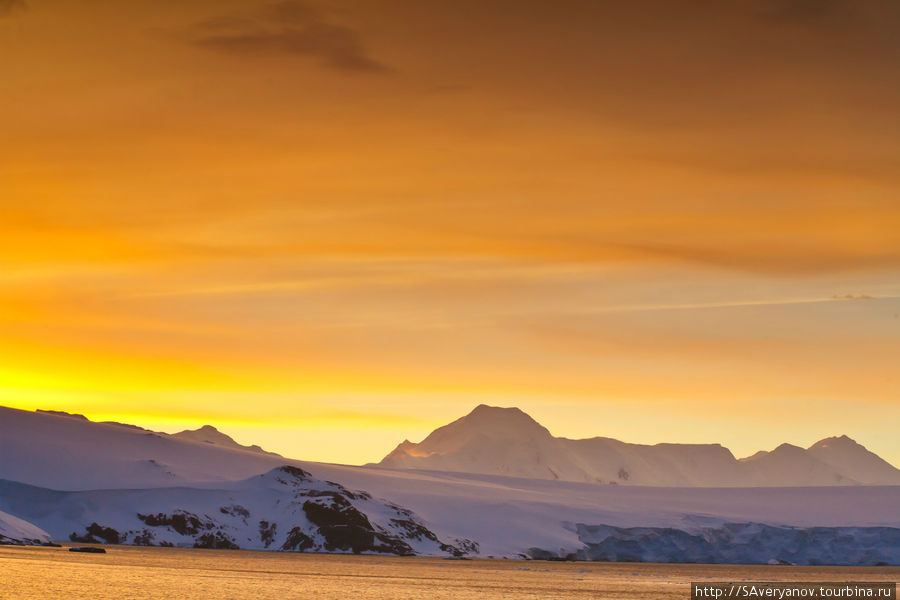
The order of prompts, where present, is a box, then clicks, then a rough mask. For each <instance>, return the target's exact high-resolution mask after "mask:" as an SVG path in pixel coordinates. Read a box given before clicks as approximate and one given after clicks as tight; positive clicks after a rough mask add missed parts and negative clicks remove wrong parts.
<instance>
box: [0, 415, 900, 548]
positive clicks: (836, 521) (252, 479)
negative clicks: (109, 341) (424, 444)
mask: <svg viewBox="0 0 900 600" xmlns="http://www.w3.org/2000/svg"><path fill="white" fill-rule="evenodd" d="M523 422H524V423H526V424H527V423H528V422H527V420H525V419H523V418H522V417H521V416H516V418H515V420H514V421H513V422H512V423H510V424H509V425H510V426H509V427H507V428H505V429H504V427H502V426H501V427H498V428H497V430H499V431H505V432H506V433H507V434H515V433H516V432H517V430H518V428H519V427H520V426H521V425H522V423H523ZM529 427H530V434H531V435H533V436H534V438H535V439H536V441H537V443H538V444H544V443H546V440H547V436H546V435H545V432H546V430H543V428H541V427H540V426H539V425H538V426H536V427H535V426H531V425H529ZM493 430H494V429H493V428H492V427H490V426H487V425H485V426H484V428H482V429H477V428H475V429H470V430H469V433H471V437H470V438H469V439H468V440H466V442H465V443H464V444H461V446H460V447H462V448H465V447H466V446H467V444H469V443H470V441H471V440H475V441H478V440H481V439H484V437H490V436H489V434H490V433H491V431H493ZM451 433H452V432H451ZM448 439H451V440H452V439H454V436H450V437H449V438H448ZM550 439H551V440H552V439H553V438H552V437H551V438H550ZM588 442H592V443H601V442H602V443H606V442H604V441H603V440H601V442H598V441H597V440H588ZM550 443H551V444H552V441H551V442H550ZM618 444H621V442H615V441H614V440H612V441H610V442H609V444H608V447H609V448H612V449H616V448H617V445H618ZM648 448H658V447H656V446H653V447H648ZM661 448H662V449H661V451H662V452H663V455H664V456H667V457H669V456H675V457H676V458H675V459H672V460H673V461H675V462H677V461H688V462H689V461H690V460H694V461H700V460H714V461H720V460H721V459H718V458H714V459H709V458H708V455H707V453H706V452H707V451H706V449H705V448H704V447H701V448H700V450H696V449H695V447H692V446H684V447H678V448H677V449H676V450H677V451H670V450H669V449H668V448H667V447H666V445H661ZM657 451H660V450H657ZM719 454H721V453H719ZM698 455H699V456H698ZM649 456H651V457H652V456H653V455H652V454H651V455H649ZM144 462H149V463H152V464H156V465H162V464H165V465H166V467H167V469H166V470H167V471H168V472H169V473H171V475H168V476H166V477H160V475H159V469H158V468H156V469H148V468H142V465H143V463H144ZM648 462H649V459H648ZM674 464H675V463H673V465H674ZM714 464H718V463H715V462H714ZM285 465H286V466H288V467H300V468H302V469H303V471H305V472H307V473H309V474H310V475H306V474H304V473H300V474H299V478H298V477H294V479H297V481H295V482H293V483H291V482H290V481H288V483H285V482H279V481H278V479H279V478H281V479H285V480H288V479H289V478H288V477H286V476H285V475H283V474H281V472H280V471H278V470H275V471H273V469H276V468H278V467H282V466H285ZM674 468H675V467H674V466H673V469H674ZM284 473H287V474H288V475H292V473H293V472H291V471H290V470H288V471H284ZM260 474H264V475H263V476H260ZM0 478H3V479H6V480H8V481H3V482H0V510H2V511H5V512H6V513H8V514H10V515H14V516H16V517H18V518H20V519H26V520H28V521H29V522H31V523H34V524H35V525H37V526H39V527H41V528H43V529H44V530H46V531H48V532H49V533H51V534H52V535H53V536H54V537H55V538H56V539H58V540H62V541H66V540H69V539H70V536H71V535H72V534H74V535H75V539H80V540H98V541H101V540H105V541H115V540H118V541H120V542H122V541H124V542H126V543H159V544H162V543H166V544H175V545H200V546H213V547H216V546H219V547H229V546H231V545H234V546H240V547H243V548H264V549H270V550H271V549H281V548H287V549H297V550H301V549H305V550H310V551H313V550H329V547H331V548H332V549H335V551H348V549H349V551H353V550H354V544H355V549H358V550H360V551H372V552H377V551H389V552H393V553H401V554H402V553H408V552H409V551H411V552H414V553H417V554H434V555H446V554H448V553H450V554H453V553H454V551H453V550H452V549H445V548H443V547H442V546H441V545H442V544H444V545H446V546H448V548H449V547H453V548H456V550H457V551H458V552H471V553H477V555H479V556H509V557H517V556H523V555H533V556H542V554H541V553H542V552H550V553H551V554H553V555H554V556H556V555H566V554H570V553H575V554H576V555H578V556H583V557H591V556H606V555H604V554H602V553H603V552H613V551H615V552H624V551H628V552H630V551H634V552H638V553H639V555H640V556H654V557H657V558H658V557H659V553H660V552H662V551H663V550H661V549H665V550H666V552H667V553H668V554H665V555H664V556H663V558H665V559H666V560H673V561H678V560H684V559H685V558H684V557H685V556H687V555H685V554H683V553H682V550H679V548H682V546H683V544H684V543H688V542H690V543H689V546H690V548H693V550H692V552H694V551H696V552H701V553H702V552H708V551H710V548H712V549H713V551H714V552H718V553H720V554H719V555H715V556H720V558H721V559H722V560H726V559H728V560H731V559H732V558H734V556H735V552H737V550H734V548H733V547H732V546H731V545H728V544H725V543H724V542H721V540H722V539H724V538H725V537H728V536H729V535H732V536H733V535H737V534H734V533H733V532H732V533H728V532H729V531H731V530H732V529H733V528H735V527H737V528H738V530H740V531H741V532H743V533H740V535H739V536H738V537H740V538H741V539H744V538H747V537H748V536H749V537H751V538H752V537H753V535H758V536H761V537H759V538H758V539H757V540H756V541H755V542H753V543H752V544H751V543H747V544H744V550H746V552H744V550H741V552H744V553H743V554H740V553H739V557H741V558H744V559H746V560H747V561H750V562H754V561H756V560H758V559H760V556H759V555H758V554H753V553H751V552H750V551H749V550H748V548H749V547H750V546H754V545H759V544H760V543H762V542H764V541H765V540H767V539H769V538H772V539H777V540H782V541H781V542H778V543H779V544H783V545H784V544H786V545H790V544H794V545H796V544H795V542H796V539H795V538H796V535H797V534H796V533H790V531H798V529H794V528H800V529H803V530H806V531H807V534H806V535H807V536H819V537H817V538H816V539H819V540H821V539H828V540H832V542H833V543H838V541H839V540H842V539H845V538H847V539H850V540H851V542H852V545H853V550H852V552H851V551H850V550H847V552H848V554H847V556H848V557H855V558H853V560H858V561H861V562H860V564H875V563H877V562H885V561H887V562H890V561H892V560H893V558H891V555H889V554H888V555H885V554H884V552H883V550H884V549H885V548H888V549H889V548H891V547H893V546H892V544H894V543H895V542H894V541H892V540H894V539H895V538H894V537H892V536H895V534H896V531H897V529H900V486H880V487H878V486H830V487H749V488H748V487H744V488H738V487H724V488H701V487H649V486H625V485H615V486H614V485H597V484H596V483H587V482H570V481H562V480H549V479H539V478H533V477H509V476H501V475H490V474H488V475H486V474H471V473H468V474H467V473H459V472H447V471H439V470H436V471H422V470H409V469H389V468H384V467H380V468H371V467H353V466H346V465H329V464H321V463H306V462H301V461H290V460H287V459H279V458H277V457H273V456H271V455H266V454H260V453H258V452H248V451H244V450H236V449H228V448H223V447H220V446H216V445H214V444H208V443H205V442H194V441H186V440H179V439H175V438H171V437H169V436H160V435H157V434H153V433H152V432H147V431H143V430H137V429H134V428H130V427H127V426H122V425H110V424H97V423H91V422H89V421H85V420H81V419H75V418H71V417H65V416H60V415H50V414H37V413H27V412H24V411H13V410H11V409H0ZM173 479H174V481H173ZM332 482H334V483H332ZM27 484H31V485H27ZM53 489H57V490H59V489H69V490H74V491H67V492H63V491H53ZM353 490H364V491H365V492H364V493H363V492H354V491H353ZM338 498H340V499H338ZM308 502H312V503H313V504H320V503H322V507H321V509H320V508H316V507H312V506H307V503H308ZM307 508H309V510H307ZM351 509H352V510H351ZM310 511H312V514H310ZM360 515H362V516H364V517H365V520H363V519H362V518H361V516H360ZM316 519H318V522H317V521H316ZM403 521H409V523H403ZM263 522H265V523H263ZM366 523H368V525H367V524H366ZM752 524H758V525H764V526H766V527H769V528H775V530H769V529H765V528H760V527H756V526H755V525H752ZM323 527H324V528H325V530H324V531H323ZM329 527H331V528H332V529H331V530H329V529H328V528H329ZM754 527H755V529H754ZM295 528H296V530H295ZM335 528H336V529H337V530H338V531H335ZM348 528H350V529H352V530H353V531H355V532H356V533H355V534H354V535H353V536H351V539H350V540H347V539H343V541H341V538H340V536H339V534H340V533H341V530H345V531H346V530H347V529H348ZM598 528H600V529H598ZM603 528H606V529H603ZM633 528H643V529H645V530H647V531H645V532H644V533H642V534H640V538H641V540H643V541H642V542H641V543H640V544H638V546H637V547H635V544H634V543H633V542H634V540H632V539H631V537H633V536H635V535H638V534H637V533H635V532H634V531H630V530H631V529H633ZM729 528H732V529H729ZM822 528H824V529H827V530H828V531H825V532H824V533H823V532H821V531H820V529H822ZM839 528H853V529H854V531H852V532H848V531H845V530H842V529H839ZM657 530H659V531H657ZM789 530H790V531H789ZM329 531H330V533H329ZM753 531H756V532H758V533H756V534H751V532H753ZM291 532H294V535H293V537H292V538H289V536H290V534H291ZM672 532H681V533H672ZM817 532H818V533H817ZM301 534H302V536H305V537H301ZM601 534H602V535H605V536H606V537H605V538H603V539H600V536H601ZM682 534H684V535H687V536H688V537H687V538H685V537H684V535H682ZM329 535H331V540H330V541H329ZM335 535H338V536H339V537H338V538H335V537H334V536H335ZM379 535H380V536H384V537H378V536H379ZM671 536H675V537H674V538H671ZM698 536H699V537H700V538H703V540H705V542H703V541H701V540H700V539H699V538H698ZM723 536H724V537H723ZM792 536H794V537H792ZM821 536H825V537H824V538H823V537H821ZM829 536H831V537H829ZM607 539H608V540H609V541H604V540H607ZM360 540H361V541H360ZM717 540H719V541H717ZM791 540H794V541H791ZM470 542H471V543H470ZM832 542H829V544H830V545H833V543H832ZM841 543H843V542H841ZM341 544H343V545H341ZM476 544H477V546H476ZM729 544H730V542H729ZM826 545H828V544H826ZM595 546H602V547H601V548H600V549H599V550H598V549H597V548H595ZM686 547H687V546H685V548H686ZM628 548H631V550H628ZM766 548H768V549H769V550H773V551H774V550H777V549H778V548H772V547H771V546H766ZM535 549H537V550H535ZM623 549H624V550H623ZM682 549H683V548H682ZM810 552H812V551H810ZM578 553H581V554H578ZM598 553H600V554H598ZM769 553H771V552H769ZM775 554H776V555H778V556H772V557H769V558H767V560H768V559H771V558H779V557H781V558H782V559H784V560H790V559H789V558H788V559H785V558H783V556H787V554H784V553H783V552H782V553H780V554H779V553H775ZM715 556H714V557H715ZM791 556H792V557H794V559H796V560H806V561H808V562H809V561H829V560H832V561H833V560H835V557H834V556H831V557H830V558H829V555H826V554H822V553H821V552H820V553H819V554H815V553H814V552H813V553H812V554H810V553H809V552H807V553H806V554H802V553H801V554H796V553H795V554H791ZM847 560H850V558H848V559H847ZM866 561H868V562H866Z"/></svg>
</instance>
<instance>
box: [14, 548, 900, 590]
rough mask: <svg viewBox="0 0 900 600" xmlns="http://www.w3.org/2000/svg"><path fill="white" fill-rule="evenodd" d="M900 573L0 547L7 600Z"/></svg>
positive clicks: (658, 585)
mask: <svg viewBox="0 0 900 600" xmlns="http://www.w3.org/2000/svg"><path fill="white" fill-rule="evenodd" d="M898 578H900V567H769V566H735V565H671V564H636V563H559V562H543V561H517V560H471V561H468V560H467V561H458V560H442V559H436V558H398V557H384V556H353V555H349V556H348V555H324V554H294V553H290V554H287V553H274V552H250V551H242V550H188V549H174V548H138V547H129V546H113V547H107V554H78V553H71V552H68V551H67V548H29V547H11V546H0V598H2V599H3V600H6V599H10V600H13V599H15V600H34V599H41V600H45V599H54V600H55V599H80V598H85V599H87V598H90V599H92V600H121V599H124V598H136V599H141V600H151V599H161V600H162V599H165V600H180V599H192V600H195V599H203V600H225V599H230V600H245V599H254V600H256V599H259V600H269V599H272V600H287V599H293V598H304V599H305V598H315V599H322V600H331V599H334V600H344V599H346V598H353V597H358V598H364V599H366V600H419V599H422V600H425V599H433V598H438V599H440V598H447V599H450V598H452V599H454V600H467V599H470V598H471V599H475V598H478V599H485V598H486V599H491V600H494V599H507V598H508V599H516V600H522V599H531V598H534V599H542V600H544V599H551V600H552V599H555V598H604V599H630V600H645V599H656V598H660V599H662V598H671V599H675V598H678V599H681V600H684V599H686V598H688V597H689V582H691V581H702V580H706V579H708V580H715V581H722V580H726V581H740V580H750V581H759V580H780V581H847V580H855V581H865V580H868V581H897V580H898Z"/></svg>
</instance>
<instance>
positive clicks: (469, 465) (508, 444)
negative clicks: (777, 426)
mask: <svg viewBox="0 0 900 600" xmlns="http://www.w3.org/2000/svg"><path fill="white" fill-rule="evenodd" d="M378 466H380V467H389V468H393V469H422V470H432V471H453V472H462V473H478V474H484V475H506V476H513V477H527V478H531V479H553V480H564V481H585V482H592V483H604V484H616V485H650V486H670V487H757V486H836V485H900V470H898V469H895V468H894V467H892V466H891V465H890V464H888V463H887V462H885V461H884V460H882V459H881V458H879V457H878V456H877V455H875V454H873V453H872V452H869V451H868V450H866V449H865V448H864V447H863V446H861V445H859V444H857V443H856V442H854V441H853V440H851V439H850V438H847V437H846V436H842V437H840V438H828V439H826V440H822V441H821V442H818V443H816V444H814V445H813V446H811V447H810V448H809V449H803V448H799V447H797V446H791V445H790V444H782V445H781V446H779V447H778V448H776V449H775V450H773V451H771V452H759V453H757V454H755V455H753V456H751V457H748V458H745V459H742V460H738V459H736V458H735V457H734V455H733V454H732V453H731V452H730V451H729V450H728V449H727V448H724V447H722V446H721V445H719V444H655V445H652V446H649V445H643V444H628V443H625V442H620V441H618V440H614V439H611V438H603V437H596V438H590V439H583V440H570V439H566V438H556V437H553V436H552V435H551V434H550V432H549V431H548V430H547V429H546V428H545V427H543V426H541V425H540V424H539V423H538V422H536V421H535V420H534V419H532V418H531V417H529V416H528V415H527V414H525V413H524V412H522V411H521V410H519V409H518V408H498V407H492V406H485V405H481V406H478V407H477V408H475V410H473V411H472V412H471V413H469V414H468V415H466V416H465V417H462V418H461V419H457V420H456V421H454V422H452V423H450V424H449V425H445V426H443V427H440V428H438V429H435V430H434V431H433V432H432V433H431V434H430V435H429V436H428V437H426V438H425V439H424V440H423V441H422V442H421V443H418V444H414V443H412V442H410V441H408V440H405V441H404V442H403V443H401V444H400V445H398V446H397V447H396V448H395V449H394V450H393V451H392V452H391V453H390V454H388V455H387V456H386V457H384V459H382V461H381V462H380V463H378Z"/></svg>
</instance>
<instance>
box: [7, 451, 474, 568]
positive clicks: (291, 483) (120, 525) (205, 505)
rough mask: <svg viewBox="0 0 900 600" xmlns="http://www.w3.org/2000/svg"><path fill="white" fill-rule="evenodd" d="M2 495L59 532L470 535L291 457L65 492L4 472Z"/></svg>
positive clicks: (243, 540) (370, 540) (210, 541)
mask: <svg viewBox="0 0 900 600" xmlns="http://www.w3.org/2000/svg"><path fill="white" fill-rule="evenodd" d="M0 504H2V505H3V506H7V507H8V508H9V509H10V510H11V511H14V512H15V513H17V514H19V515H24V516H26V517H27V518H31V519H34V520H36V521H38V522H40V523H42V524H43V525H44V526H45V527H47V528H48V529H49V531H50V532H51V533H52V534H53V537H54V538H55V539H57V540H65V541H72V542H79V543H109V544H133V545H145V546H157V545H162V546H179V547H195V548H223V549H236V548H248V549H258V550H266V549H268V550H285V551H308V552H355V553H360V552H364V553H379V554H399V555H414V554H427V555H435V556H440V555H444V556H463V555H465V554H467V553H470V552H474V551H477V546H476V545H474V544H472V543H471V542H470V541H468V540H458V539H446V540H439V539H438V538H437V536H436V535H435V534H434V533H433V532H431V531H429V530H428V529H427V528H426V527H425V526H424V525H423V524H422V523H421V521H420V520H419V519H418V517H417V516H416V515H415V514H414V513H413V512H412V511H410V510H408V509H406V508H403V507H400V506H398V505H396V504H393V503H391V502H388V501H384V500H379V499H376V498H373V497H372V496H371V495H370V494H368V493H367V492H364V491H353V490H349V489H347V488H345V487H343V486H342V485H340V484H337V483H334V482H329V481H322V480H320V479H316V478H315V477H313V476H311V475H310V474H309V473H308V472H306V471H304V470H303V469H300V468H298V467H293V466H284V467H279V468H277V469H273V470H272V471H269V472H268V473H264V474H262V475H257V476H255V477H252V478H250V479H247V480H244V481H240V482H234V483H231V484H228V485H225V486H210V487H206V488H199V487H198V488H187V487H177V488H155V489H144V490H96V491H80V492H58V491H53V490H47V489H45V488H37V487H34V486H27V485H24V484H20V483H15V482H8V481H0Z"/></svg>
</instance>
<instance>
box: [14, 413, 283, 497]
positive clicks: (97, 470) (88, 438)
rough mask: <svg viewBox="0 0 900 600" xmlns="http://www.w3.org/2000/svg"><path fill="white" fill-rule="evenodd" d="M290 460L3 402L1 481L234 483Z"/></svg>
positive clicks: (83, 486)
mask: <svg viewBox="0 0 900 600" xmlns="http://www.w3.org/2000/svg"><path fill="white" fill-rule="evenodd" d="M229 439H230V438H229ZM290 462H291V461H289V460H286V459H284V458H281V457H279V456H277V455H270V454H262V453H259V452H256V451H251V450H244V449H241V448H227V447H223V446H221V445H217V444H208V443H204V442H202V441H194V440H185V439H179V438H177V437H172V436H168V435H166V434H164V433H156V432H152V431H147V430H144V429H140V428H137V427H134V426H129V425H123V424H116V423H94V422H91V421H88V420H86V419H83V418H82V419H79V418H74V417H72V416H66V415H62V414H52V413H46V412H40V413H37V412H29V411H24V410H16V409H12V408H5V407H0V479H9V480H12V481H20V482H22V483H28V484H31V485H36V486H42V487H49V488H54V489H64V490H88V489H97V488H131V487H135V488H147V487H159V486H171V485H179V484H185V483H189V482H197V481H231V480H236V479H244V478H247V477H250V476H252V475H258V474H260V473H263V472H265V471H268V470H270V469H272V468H274V467H277V466H279V465H282V464H285V463H290Z"/></svg>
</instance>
